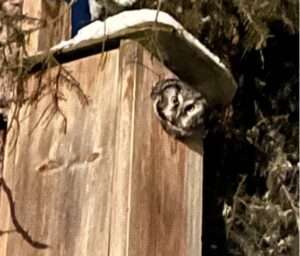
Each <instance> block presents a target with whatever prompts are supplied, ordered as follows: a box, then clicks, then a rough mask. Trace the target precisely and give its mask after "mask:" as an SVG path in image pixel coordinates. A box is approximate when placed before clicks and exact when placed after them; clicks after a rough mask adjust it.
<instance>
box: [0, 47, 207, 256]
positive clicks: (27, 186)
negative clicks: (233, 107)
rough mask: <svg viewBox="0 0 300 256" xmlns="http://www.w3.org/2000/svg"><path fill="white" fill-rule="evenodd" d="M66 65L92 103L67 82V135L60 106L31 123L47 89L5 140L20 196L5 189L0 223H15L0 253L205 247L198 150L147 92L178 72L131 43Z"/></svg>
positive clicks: (130, 253)
mask: <svg viewBox="0 0 300 256" xmlns="http://www.w3.org/2000/svg"><path fill="white" fill-rule="evenodd" d="M65 67H66V68H67V69H68V70H70V71H71V72H72V73H73V75H74V76H75V78H76V79H77V80H78V81H79V82H80V83H81V86H82V88H83V90H84V92H85V93H86V94H87V95H88V97H89V99H90V103H89V105H88V106H86V107H82V105H81V104H80V103H79V101H78V99H77V97H76V94H75V92H74V91H68V90H64V95H65V98H66V101H62V102H60V107H61V109H62V111H63V113H64V114H65V115H66V117H67V120H68V122H67V124H68V125H67V128H68V129H67V133H66V134H64V133H63V129H62V128H63V126H64V123H63V118H62V116H60V115H56V116H55V117H54V119H53V120H52V121H51V122H50V123H49V125H48V126H47V127H45V125H44V124H45V122H44V121H43V122H41V124H40V125H39V126H37V128H35V130H34V131H33V132H32V130H33V128H34V127H35V124H36V122H38V120H39V118H40V116H41V114H42V113H43V110H44V109H45V107H46V106H47V104H48V102H49V97H48V98H47V97H45V98H44V99H43V100H42V101H41V102H40V103H39V104H38V105H37V106H32V107H29V108H26V107H24V108H23V109H22V111H21V113H20V120H22V121H21V122H20V133H19V137H18V142H17V144H16V148H15V149H14V150H13V151H12V149H11V147H12V146H13V143H11V142H12V141H13V139H14V132H13V131H14V130H15V129H13V130H11V131H10V132H9V134H8V143H7V144H6V156H5V167H4V179H5V184H6V185H7V188H8V189H9V191H8V192H9V194H10V193H11V196H12V199H13V201H14V205H13V206H12V208H13V214H11V213H12V212H11V209H10V205H9V200H8V199H7V198H8V197H7V194H8V192H7V191H4V190H3V189H2V190H1V198H0V220H1V221H0V231H12V232H9V233H3V234H2V235H1V236H0V255H1V256H11V255H22V256H31V255H37V256H38V255H51V256H52V255H53V256H54V255H55V256H59V255H64V256H69V255H70V256H76V255H78V256H79V255H80V256H82V255H93V256H94V255H111V256H123V255H124V256H154V255H155V256H157V255H174V256H177V255H178V256H185V255H187V256H196V255H197V256H199V255H201V218H202V216H201V213H202V201H201V198H202V154H201V153H200V154H199V153H197V152H194V151H192V150H190V149H189V148H188V147H187V146H185V145H184V144H182V143H180V142H178V141H176V140H174V139H172V138H171V137H169V136H168V135H167V134H166V133H165V132H164V131H163V130H162V128H161V126H160V124H159V122H158V121H157V120H156V118H155V116H154V114H153V111H152V105H151V99H150V90H151V87H152V85H153V84H154V83H155V82H156V81H157V79H158V76H157V74H159V75H160V76H161V77H172V76H174V75H172V74H171V73H170V72H169V71H168V70H166V68H164V67H163V66H162V65H161V64H160V63H159V62H158V61H156V60H155V59H154V58H151V56H150V55H149V54H148V53H147V52H146V51H145V50H143V49H142V48H141V47H139V46H137V44H136V43H133V42H126V43H124V44H122V46H121V47H120V50H113V51H110V52H107V53H104V54H103V55H101V54H98V55H95V56H92V57H89V58H85V59H81V60H77V61H75V62H72V63H69V64H66V65H65ZM56 72H57V69H55V68H54V69H52V70H51V71H49V72H48V73H47V75H45V76H44V78H43V79H44V80H43V81H44V82H46V83H47V81H48V82H49V79H51V78H53V77H54V76H55V74H56ZM154 72H155V73H154ZM30 85H31V87H32V86H34V85H35V86H36V85H37V79H35V78H32V79H31V81H30ZM14 127H15V126H14ZM16 222H17V223H18V225H17V226H16ZM26 234H27V235H26ZM45 245H48V246H49V248H45V249H42V248H43V247H44V246H45Z"/></svg>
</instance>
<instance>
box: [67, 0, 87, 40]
mask: <svg viewBox="0 0 300 256" xmlns="http://www.w3.org/2000/svg"><path fill="white" fill-rule="evenodd" d="M65 1H66V2H70V0H65ZM71 17H72V37H73V36H75V35H76V34H77V32H78V30H79V29H81V28H82V27H84V26H86V25H87V24H89V23H90V22H91V15H90V10H89V3H88V0H75V2H74V4H73V5H72V14H71Z"/></svg>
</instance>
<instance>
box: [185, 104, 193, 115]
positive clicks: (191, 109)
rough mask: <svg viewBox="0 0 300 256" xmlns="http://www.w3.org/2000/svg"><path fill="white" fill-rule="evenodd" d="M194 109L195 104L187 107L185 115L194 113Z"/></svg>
mask: <svg viewBox="0 0 300 256" xmlns="http://www.w3.org/2000/svg"><path fill="white" fill-rule="evenodd" d="M194 108H195V106H194V104H190V105H187V106H186V107H185V108H184V113H188V112H192V111H193V110H194Z"/></svg>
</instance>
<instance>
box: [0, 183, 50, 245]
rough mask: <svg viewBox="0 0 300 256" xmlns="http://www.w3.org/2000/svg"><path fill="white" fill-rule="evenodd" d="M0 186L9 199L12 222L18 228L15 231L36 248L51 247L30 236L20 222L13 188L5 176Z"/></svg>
mask: <svg viewBox="0 0 300 256" xmlns="http://www.w3.org/2000/svg"><path fill="white" fill-rule="evenodd" d="M0 188H2V189H3V192H4V193H5V194H6V197H7V199H8V203H9V207H10V214H11V219H12V222H13V224H14V226H15V228H16V230H15V232H17V233H18V234H20V235H21V236H22V238H23V239H24V240H25V241H26V242H27V243H29V244H30V245H31V246H32V247H34V248H36V249H42V250H43V249H47V248H49V245H47V244H45V243H41V242H39V241H36V240H34V239H33V238H32V237H31V236H30V234H29V233H28V232H27V231H26V230H25V229H24V228H23V227H22V225H21V224H20V222H19V220H18V218H17V215H16V207H15V203H14V200H13V196H12V192H11V189H10V188H9V186H8V185H7V184H6V182H5V180H4V178H0ZM0 232H1V231H0ZM10 233H11V232H10ZM0 234H1V233H0Z"/></svg>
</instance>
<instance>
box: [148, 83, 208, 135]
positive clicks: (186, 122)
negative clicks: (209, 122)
mask: <svg viewBox="0 0 300 256" xmlns="http://www.w3.org/2000/svg"><path fill="white" fill-rule="evenodd" d="M151 98H152V100H153V108H154V112H155V114H156V116H157V117H158V119H159V120H160V122H161V124H162V126H163V128H164V129H165V130H166V131H167V132H168V133H169V134H170V135H173V136H175V137H187V136H191V135H193V134H194V133H195V132H197V131H199V128H201V126H203V122H204V113H205V109H206V106H207V101H206V100H205V99H204V97H203V95H202V94H201V93H200V92H199V91H197V90H195V89H193V88H192V87H191V86H189V85H187V84H186V83H184V82H182V81H180V80H178V79H165V80H160V81H159V82H157V83H156V84H155V86H154V87H153V89H152V92H151Z"/></svg>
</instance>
